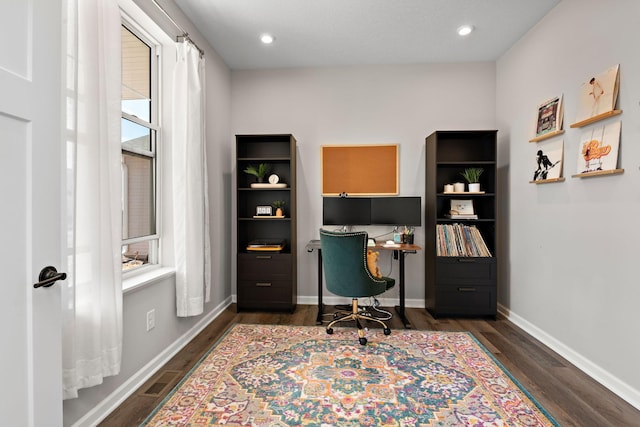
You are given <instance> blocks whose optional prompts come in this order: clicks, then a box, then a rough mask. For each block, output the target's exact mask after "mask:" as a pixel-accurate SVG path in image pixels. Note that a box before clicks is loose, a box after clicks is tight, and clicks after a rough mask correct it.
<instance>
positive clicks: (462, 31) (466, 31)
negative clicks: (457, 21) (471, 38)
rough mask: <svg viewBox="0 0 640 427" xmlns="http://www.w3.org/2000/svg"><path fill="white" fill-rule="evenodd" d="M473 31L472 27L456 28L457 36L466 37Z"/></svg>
mask: <svg viewBox="0 0 640 427" xmlns="http://www.w3.org/2000/svg"><path fill="white" fill-rule="evenodd" d="M471 31H473V25H463V26H461V27H459V28H458V34H459V35H461V36H468V35H469V34H471Z"/></svg>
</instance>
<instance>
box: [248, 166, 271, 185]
mask: <svg viewBox="0 0 640 427" xmlns="http://www.w3.org/2000/svg"><path fill="white" fill-rule="evenodd" d="M267 172H269V165H267V164H266V163H260V164H259V165H258V166H254V165H249V166H247V167H246V168H245V169H244V173H248V174H249V175H254V176H255V177H256V178H258V182H262V181H264V176H265V175H266V174H267Z"/></svg>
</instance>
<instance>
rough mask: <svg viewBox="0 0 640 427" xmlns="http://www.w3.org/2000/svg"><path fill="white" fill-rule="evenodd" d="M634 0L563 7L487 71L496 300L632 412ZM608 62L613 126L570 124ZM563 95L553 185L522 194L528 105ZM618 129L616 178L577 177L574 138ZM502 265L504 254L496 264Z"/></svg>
mask: <svg viewBox="0 0 640 427" xmlns="http://www.w3.org/2000/svg"><path fill="white" fill-rule="evenodd" d="M639 16H640V2H638V1H637V0H615V1H610V2H602V1H598V0H563V1H562V2H561V3H560V4H559V5H558V6H557V7H556V8H555V9H554V10H553V11H552V12H551V13H549V14H548V15H547V16H546V17H545V18H544V19H543V20H542V21H541V22H540V23H539V24H538V25H537V26H536V27H535V28H534V29H533V30H531V31H530V32H529V33H528V34H527V35H526V36H525V37H524V38H523V39H521V40H520V42H519V43H517V44H516V45H515V46H513V47H512V48H511V49H510V51H509V52H508V53H507V54H505V55H504V56H503V57H502V58H501V59H500V60H499V61H498V62H497V116H498V121H499V129H500V132H499V135H500V150H499V153H500V156H499V158H500V169H501V183H502V185H503V187H504V188H503V190H506V191H503V194H505V193H506V194H508V199H507V200H503V201H504V204H503V211H504V212H506V215H503V217H504V218H505V219H506V220H507V222H506V228H505V229H504V230H502V231H503V233H502V239H501V240H502V243H503V246H502V248H503V251H502V255H503V259H504V258H506V259H508V260H509V261H508V263H503V264H502V268H501V271H500V273H501V277H502V278H503V280H502V281H501V286H500V291H499V294H500V295H499V301H500V303H501V304H502V305H503V306H504V308H505V309H507V310H508V311H510V313H511V318H512V319H513V320H514V321H515V322H516V323H519V324H520V325H521V326H523V327H525V329H528V330H529V331H531V332H533V333H534V334H535V335H538V337H539V338H541V339H542V340H543V341H544V342H546V343H547V344H549V345H551V346H552V347H553V348H554V349H556V350H557V351H559V352H560V353H561V354H564V355H565V356H566V357H567V358H569V359H570V360H571V361H572V362H574V363H575V364H576V365H578V366H579V367H580V368H582V369H583V370H585V371H587V372H588V373H590V374H591V375H592V376H593V377H594V378H596V379H599V380H600V381H601V382H603V383H604V384H605V385H607V386H609V388H611V389H613V390H614V391H616V392H617V393H618V394H620V395H621V396H622V397H624V398H626V399H627V400H628V401H629V402H630V403H632V404H633V405H634V406H636V407H638V408H640V369H638V365H637V364H638V360H640V344H639V340H638V337H640V322H639V321H638V312H639V310H638V302H639V301H640V281H639V280H638V276H637V273H636V267H637V266H636V265H635V263H636V262H638V253H639V251H638V241H639V238H640V231H639V229H638V227H637V221H638V218H640V203H639V202H640V190H639V187H638V169H639V167H638V166H639V163H640V160H639V159H640V144H639V140H640V117H639V115H638V113H639V107H638V97H639V93H640V79H639V77H638V76H640V59H639V55H638V34H637V30H638V23H639V21H638V17H639ZM615 64H620V94H619V103H618V108H620V109H622V110H623V113H622V114H621V115H620V116H617V117H615V118H612V119H608V120H606V121H604V122H599V123H596V124H594V125H591V126H589V127H584V128H574V129H572V128H570V124H572V123H574V122H575V121H576V112H577V100H578V94H579V89H580V85H581V84H582V83H583V82H586V81H588V80H589V78H591V77H592V76H594V75H597V74H599V73H601V72H602V71H604V70H606V69H607V68H609V67H610V66H612V65H615ZM560 94H564V100H565V120H564V129H565V130H566V132H565V134H564V135H562V136H561V137H560V138H562V139H563V140H564V162H565V163H564V177H565V179H566V180H565V181H564V182H561V183H554V184H542V185H534V184H530V183H529V181H530V180H531V179H532V174H533V170H534V169H535V166H534V160H535V153H536V151H537V148H538V146H537V145H536V144H532V143H529V142H528V141H529V139H531V138H532V137H533V136H534V134H535V131H534V128H533V121H534V120H535V115H536V108H537V106H538V104H540V103H541V102H543V101H545V100H546V99H549V98H551V97H553V96H556V95H560ZM617 120H621V121H622V136H621V140H620V157H619V167H621V168H623V169H624V173H623V174H621V175H612V176H605V177H595V178H588V179H579V178H572V177H571V175H572V174H576V173H577V170H576V169H577V160H578V145H579V141H580V137H581V135H582V133H583V132H585V131H588V130H591V128H592V127H595V126H599V125H602V124H607V123H611V122H613V121H617ZM505 255H506V256H505Z"/></svg>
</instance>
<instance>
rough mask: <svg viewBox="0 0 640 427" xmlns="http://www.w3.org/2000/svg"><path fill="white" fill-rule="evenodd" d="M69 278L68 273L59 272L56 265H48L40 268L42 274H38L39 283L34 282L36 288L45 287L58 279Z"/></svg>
mask: <svg viewBox="0 0 640 427" xmlns="http://www.w3.org/2000/svg"><path fill="white" fill-rule="evenodd" d="M66 278H67V273H58V270H56V268H55V267H51V266H47V267H45V268H43V269H42V270H40V275H39V276H38V280H39V282H38V283H34V284H33V287H34V288H41V287H45V288H48V287H49V286H51V285H53V284H54V283H55V282H57V281H58V280H64V279H66Z"/></svg>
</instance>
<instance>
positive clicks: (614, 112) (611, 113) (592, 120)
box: [571, 110, 622, 128]
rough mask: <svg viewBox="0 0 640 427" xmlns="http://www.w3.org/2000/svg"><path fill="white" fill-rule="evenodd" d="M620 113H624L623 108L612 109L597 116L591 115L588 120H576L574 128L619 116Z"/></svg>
mask: <svg viewBox="0 0 640 427" xmlns="http://www.w3.org/2000/svg"><path fill="white" fill-rule="evenodd" d="M618 114H622V110H611V111H607V112H606V113H602V114H598V115H597V116H593V117H589V118H588V119H586V120H582V121H580V122H576V123H574V124H572V125H571V127H572V128H581V127H583V126H586V125H590V124H591V123H595V122H597V121H599V120H604V119H607V118H609V117H613V116H617V115H618Z"/></svg>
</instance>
